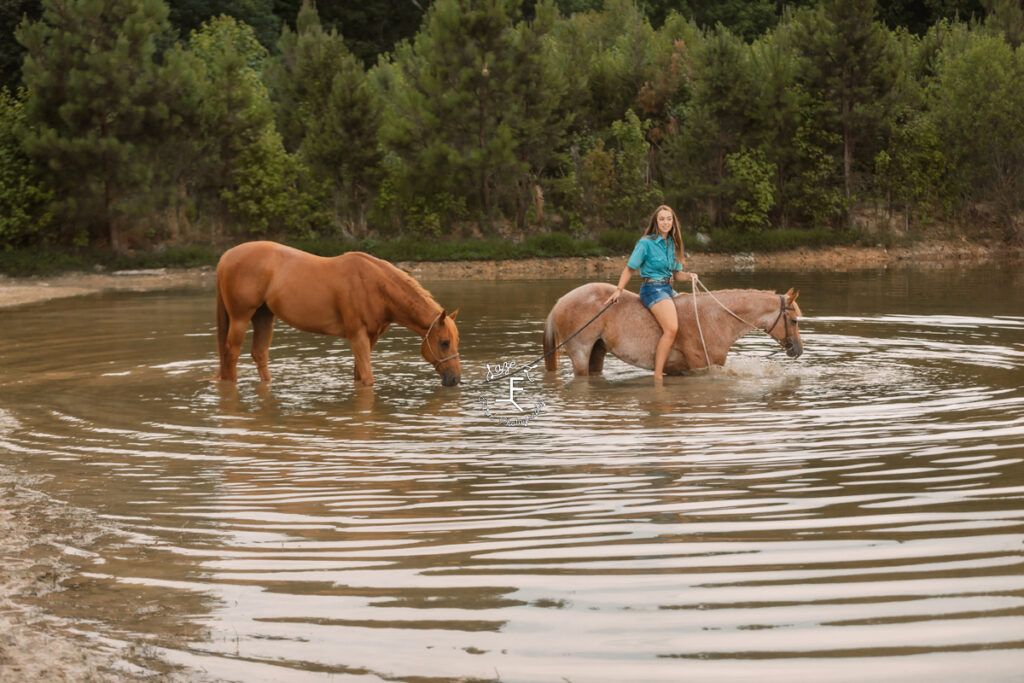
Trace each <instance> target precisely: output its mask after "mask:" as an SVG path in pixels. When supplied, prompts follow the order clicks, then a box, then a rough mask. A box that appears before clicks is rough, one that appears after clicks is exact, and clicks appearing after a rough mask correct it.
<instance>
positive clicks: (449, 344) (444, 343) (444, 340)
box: [441, 339, 452, 349]
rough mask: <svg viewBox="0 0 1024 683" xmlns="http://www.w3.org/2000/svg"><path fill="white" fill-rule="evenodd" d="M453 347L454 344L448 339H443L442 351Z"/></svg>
mask: <svg viewBox="0 0 1024 683" xmlns="http://www.w3.org/2000/svg"><path fill="white" fill-rule="evenodd" d="M451 345H452V343H451V342H450V341H448V340H447V339H442V340H441V348H442V349H447V348H448V347H449V346H451Z"/></svg>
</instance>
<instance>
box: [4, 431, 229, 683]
mask: <svg viewBox="0 0 1024 683" xmlns="http://www.w3.org/2000/svg"><path fill="white" fill-rule="evenodd" d="M3 419H4V416H3V411H0V421H2V420H3ZM2 427H3V426H2V425H0V428H2ZM39 484H40V482H39V481H37V480H33V479H29V478H27V477H24V476H21V475H18V474H15V473H13V472H12V471H11V470H9V469H8V468H7V467H5V466H4V465H3V464H0V681H12V682H20V681H48V682H50V681H90V682H91V683H125V682H128V681H151V682H152V681H160V682H161V683H179V682H182V683H183V682H184V681H208V680H209V679H208V678H205V677H204V676H202V674H201V673H200V672H191V671H182V670H180V669H175V668H173V667H171V666H169V665H167V663H165V662H163V661H161V660H160V659H158V658H156V657H154V656H152V653H153V652H154V650H153V649H152V648H148V647H146V644H145V643H142V642H139V643H128V644H124V645H122V646H117V645H112V644H111V643H110V642H101V641H100V640H98V639H96V638H92V637H89V636H87V635H85V634H84V633H83V632H82V631H81V630H79V629H77V628H76V627H75V625H74V624H70V623H67V622H66V621H64V620H62V619H58V618H56V617H54V616H53V615H51V614H48V613H47V610H46V609H45V607H44V606H43V605H45V603H46V602H47V601H59V600H61V599H63V592H64V587H63V582H64V581H65V580H66V579H67V578H69V577H70V576H71V573H72V572H73V571H74V570H75V569H77V568H78V567H80V566H82V565H85V564H89V563H91V562H92V560H93V558H94V554H93V553H91V552H90V551H89V550H88V548H89V546H91V545H92V544H94V543H96V542H98V541H99V540H101V539H103V538H104V537H105V536H107V535H109V534H116V533H117V531H116V530H115V529H113V528H111V527H109V525H106V524H103V523H102V522H100V521H99V520H97V519H96V518H95V517H94V515H92V514H91V513H90V512H88V511H86V510H78V509H76V508H73V507H71V506H70V505H67V504H65V503H63V502H61V501H57V500H54V499H52V498H50V497H49V496H47V495H45V494H43V493H40V492H39V491H38V490H36V488H35V487H37V486H38V485H39Z"/></svg>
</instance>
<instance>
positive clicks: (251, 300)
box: [217, 241, 380, 336]
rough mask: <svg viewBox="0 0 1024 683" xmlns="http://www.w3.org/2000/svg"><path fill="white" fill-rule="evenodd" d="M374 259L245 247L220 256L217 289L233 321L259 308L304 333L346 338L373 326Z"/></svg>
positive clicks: (270, 245) (267, 245)
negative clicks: (359, 330)
mask: <svg viewBox="0 0 1024 683" xmlns="http://www.w3.org/2000/svg"><path fill="white" fill-rule="evenodd" d="M378 261H379V260H378V259H375V258H373V257H372V256H370V255H368V254H363V253H360V252H350V253H347V254H342V255H340V256H335V257H331V258H327V257H322V256H316V255H315V254H309V253H307V252H304V251H301V250H299V249H293V248H292V247H288V246H285V245H283V244H278V243H276V242H265V241H257V242H246V243H244V244H240V245H238V246H236V247H233V248H231V249H229V250H227V251H226V252H224V254H223V255H222V256H221V258H220V261H219V262H218V265H217V288H218V291H219V292H220V295H221V296H222V297H223V299H224V303H225V306H226V307H227V309H228V312H229V313H230V314H231V316H232V318H234V317H236V316H242V317H244V316H246V315H251V312H252V311H255V310H256V309H258V308H259V307H260V306H263V305H266V306H267V308H269V309H270V311H271V312H272V313H273V314H274V315H276V316H277V317H279V318H281V320H283V321H284V322H286V323H287V324H289V325H291V326H292V327H295V328H298V329H300V330H304V331H306V332H316V333H323V334H333V335H336V336H348V335H349V333H350V332H351V330H352V329H353V328H354V327H355V326H357V325H358V326H370V327H372V326H374V325H376V324H377V323H378V322H379V321H377V320H376V319H377V318H379V317H380V315H379V311H376V310H375V309H374V302H375V301H377V300H379V295H377V292H376V288H375V287H374V285H373V282H374V281H375V278H376V277H377V274H376V272H375V271H376V270H378V269H379V265H378Z"/></svg>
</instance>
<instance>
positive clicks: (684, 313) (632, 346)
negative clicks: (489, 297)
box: [544, 282, 803, 375]
mask: <svg viewBox="0 0 1024 683" xmlns="http://www.w3.org/2000/svg"><path fill="white" fill-rule="evenodd" d="M614 289H615V287H614V286H612V285H610V284H607V283H603V282H592V283H590V284H586V285H583V286H581V287H577V288H576V289H574V290H572V291H571V292H569V293H568V294H566V295H565V296H563V297H562V298H561V299H559V300H558V302H557V303H555V305H554V307H553V308H552V309H551V313H549V314H548V318H547V322H546V323H545V325H544V353H545V354H548V353H550V352H551V350H552V349H555V348H557V346H558V345H559V344H560V343H561V342H562V340H563V339H568V338H569V336H570V335H572V334H573V333H574V332H575V331H576V330H579V329H580V328H581V327H583V326H584V325H586V323H587V321H588V320H590V319H592V318H593V317H594V316H595V315H596V314H597V313H598V312H599V311H600V310H601V309H602V307H603V306H604V302H605V300H606V299H607V298H608V296H609V295H610V294H611V293H612V291H614ZM797 295H798V292H794V291H793V290H792V289H790V290H789V291H788V292H786V293H785V294H775V293H774V292H766V291H760V290H755V289H727V290H721V291H715V292H708V293H705V294H698V295H697V298H696V304H697V313H698V316H697V317H695V316H694V297H693V295H692V294H677V295H676V296H675V298H674V299H673V303H674V304H675V306H676V312H677V313H678V315H679V333H678V334H677V335H676V339H675V342H674V344H673V346H672V349H671V350H670V351H669V355H668V360H667V361H666V362H665V374H669V375H679V374H682V373H684V372H686V371H688V370H696V369H700V368H706V367H708V364H709V363H710V364H711V365H725V357H726V354H728V353H729V348H730V347H732V345H733V344H734V343H735V342H736V340H737V339H739V338H740V337H742V336H743V335H744V334H746V333H747V332H750V331H751V330H752V329H755V328H760V329H761V330H763V331H765V332H767V333H768V335H769V336H771V337H772V338H773V339H775V340H776V341H777V342H778V343H779V344H780V345H781V346H782V348H783V349H785V350H786V354H787V355H789V356H790V357H791V358H796V357H797V356H799V355H800V354H801V353H803V342H802V341H801V339H800V331H799V329H798V328H797V318H798V317H799V316H800V308H799V307H798V306H797V305H796V298H797ZM698 321H699V323H700V327H699V329H698ZM659 337H661V326H659V325H658V321H657V320H656V319H655V318H654V316H653V315H652V314H651V312H650V311H649V310H647V308H646V307H644V305H643V303H641V301H640V297H639V296H637V295H636V294H634V293H633V292H630V291H628V290H627V291H624V292H622V295H621V296H620V297H619V300H618V302H616V303H615V304H614V305H612V306H611V307H609V308H608V310H607V311H605V312H604V314H603V315H601V316H599V317H598V318H597V319H596V320H594V322H593V323H592V324H590V325H588V326H587V327H586V328H584V329H583V330H582V331H581V332H580V333H579V334H577V335H576V336H575V337H572V338H571V339H569V341H568V342H567V343H566V345H565V347H564V350H565V352H566V355H568V356H569V360H571V361H572V367H573V370H574V371H575V372H576V374H577V375H589V374H600V373H601V371H602V370H603V369H604V357H605V354H606V353H611V354H612V355H613V356H615V357H616V358H618V359H620V360H622V361H625V362H626V363H629V364H630V365H635V366H637V367H640V368H646V369H648V370H650V369H653V368H654V349H655V347H656V346H657V344H658V338H659ZM702 337H703V341H702V340H701V339H702ZM705 349H706V351H705ZM545 364H546V367H547V369H548V370H556V369H557V368H558V351H555V352H554V353H551V355H548V356H547V357H546V358H545Z"/></svg>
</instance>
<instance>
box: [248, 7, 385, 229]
mask: <svg viewBox="0 0 1024 683" xmlns="http://www.w3.org/2000/svg"><path fill="white" fill-rule="evenodd" d="M279 45H280V52H281V57H280V59H278V60H275V61H274V62H273V63H272V64H271V65H270V66H268V69H267V81H268V82H269V83H270V85H271V89H272V94H273V97H274V100H275V105H276V111H277V114H278V117H277V120H278V121H279V124H280V126H279V127H280V129H281V131H282V132H283V134H284V139H285V143H286V146H287V147H288V148H289V149H292V150H297V151H298V152H299V154H300V156H301V157H302V158H303V159H304V160H305V161H306V163H307V164H308V165H309V167H310V169H311V170H312V172H313V175H314V176H315V177H317V178H321V179H324V180H326V181H328V184H329V185H330V190H331V195H332V197H333V200H334V201H333V203H334V206H335V215H336V216H337V218H338V224H339V228H340V229H341V231H342V232H343V233H345V234H347V235H349V236H356V235H360V234H362V233H364V232H365V230H366V218H365V215H366V208H367V202H368V199H369V194H370V192H371V189H372V188H373V186H374V185H376V184H377V182H379V180H378V176H379V174H380V164H381V160H382V154H381V152H380V149H379V147H378V143H377V138H378V132H379V126H380V103H379V100H378V97H377V93H376V92H375V91H374V90H373V89H372V88H371V86H370V82H369V78H368V76H367V74H366V72H365V70H364V69H363V66H362V64H361V63H360V62H359V61H358V60H357V59H356V58H355V57H354V56H353V55H352V54H351V53H350V52H349V51H348V49H347V48H346V47H345V43H344V40H343V39H342V37H341V36H340V35H339V34H338V32H337V31H335V30H334V29H331V30H330V31H325V30H324V29H323V27H322V25H321V24H320V20H319V17H318V15H317V10H316V8H315V7H314V5H313V4H312V2H310V1H309V0H306V2H304V3H303V5H302V9H301V11H300V12H299V14H298V17H297V23H296V31H294V32H293V31H291V30H290V29H289V28H288V27H285V28H284V30H283V32H282V35H281V41H280V44H279Z"/></svg>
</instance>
